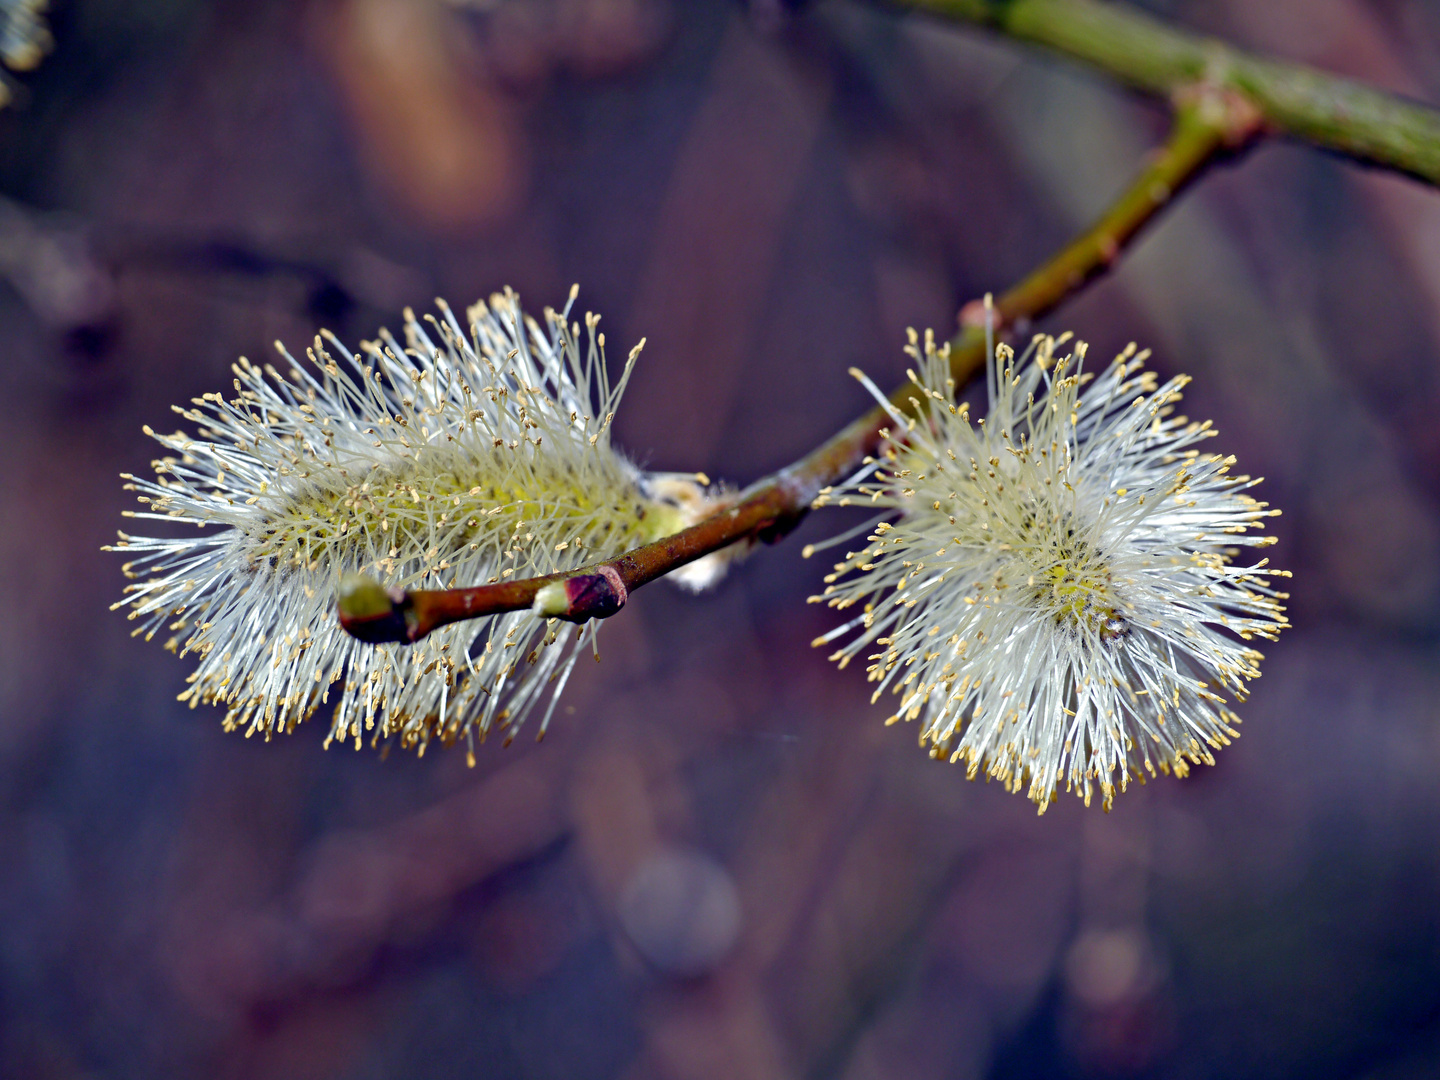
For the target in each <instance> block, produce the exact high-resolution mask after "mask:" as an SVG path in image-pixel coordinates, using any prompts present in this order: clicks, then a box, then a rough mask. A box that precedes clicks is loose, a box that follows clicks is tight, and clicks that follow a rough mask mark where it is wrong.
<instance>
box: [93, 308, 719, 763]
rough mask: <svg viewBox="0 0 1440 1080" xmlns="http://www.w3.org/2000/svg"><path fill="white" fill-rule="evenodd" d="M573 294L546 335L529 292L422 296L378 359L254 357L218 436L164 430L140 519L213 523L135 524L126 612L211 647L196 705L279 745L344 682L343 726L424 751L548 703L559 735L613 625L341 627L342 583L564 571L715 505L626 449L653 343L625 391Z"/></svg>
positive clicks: (194, 420)
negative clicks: (452, 304)
mask: <svg viewBox="0 0 1440 1080" xmlns="http://www.w3.org/2000/svg"><path fill="white" fill-rule="evenodd" d="M574 300H575V291H574V290H572V292H571V295H570V303H569V304H567V305H566V307H565V309H564V310H563V311H560V312H555V311H552V310H549V309H546V311H545V313H544V319H545V326H544V327H543V328H542V327H541V326H540V325H539V324H537V323H536V322H535V321H534V320H532V319H530V318H528V317H526V316H525V315H524V314H523V313H522V311H521V309H520V305H519V302H518V300H517V299H516V297H515V296H514V294H513V293H511V292H509V291H508V290H507V291H506V292H504V293H502V294H497V295H494V296H492V297H491V298H490V301H489V303H488V304H486V303H481V304H477V305H476V306H475V307H473V308H471V309H470V310H469V311H468V312H467V313H466V321H465V323H464V324H463V325H462V323H461V322H460V321H459V320H458V319H457V318H456V316H455V314H454V313H453V312H452V311H451V310H450V309H449V307H448V306H446V305H445V304H443V302H442V303H440V305H439V313H440V315H439V318H435V317H431V316H427V317H426V319H425V321H424V323H422V322H421V321H420V320H417V319H416V318H415V317H414V315H413V314H412V313H410V312H408V311H407V312H406V315H405V333H404V344H403V345H402V344H401V342H399V341H397V340H396V339H394V338H393V337H391V336H390V335H389V334H388V333H387V332H384V331H382V332H381V335H380V340H379V341H377V342H371V343H365V344H363V345H362V346H361V350H360V352H359V354H355V353H351V352H350V351H349V350H347V349H346V348H345V347H344V346H343V345H341V344H340V343H339V341H337V340H336V339H335V338H334V337H333V336H329V335H326V336H325V337H324V338H323V340H322V339H317V340H316V342H315V346H314V349H313V350H311V351H310V352H309V353H308V362H300V361H297V360H296V359H294V358H293V357H291V356H290V354H289V353H286V352H285V351H284V349H283V347H282V348H281V353H282V355H283V356H284V358H285V360H286V361H287V362H288V367H289V368H290V370H289V371H288V372H286V373H283V374H282V373H281V372H278V371H275V370H274V369H271V368H269V367H268V366H267V367H266V368H265V369H264V370H262V369H261V368H259V367H257V366H255V365H253V364H250V363H249V362H247V361H245V360H243V359H242V360H241V361H240V362H239V364H237V365H236V366H235V369H234V371H235V382H234V390H235V396H234V397H233V398H229V399H227V398H225V397H224V396H222V395H220V394H207V395H205V396H204V397H203V398H202V399H197V400H196V401H195V403H194V407H193V408H190V409H177V410H176V411H177V412H179V413H180V414H181V416H182V417H183V418H184V419H185V420H187V421H188V422H190V423H191V424H193V425H195V426H196V429H197V430H196V433H195V434H187V433H184V432H181V433H177V434H174V435H158V434H155V433H154V432H151V431H150V430H149V429H148V428H147V429H146V430H147V433H149V434H151V435H153V436H154V438H156V439H157V440H158V441H159V442H160V443H161V444H162V445H163V446H164V447H165V448H166V449H167V450H168V451H169V452H170V453H169V455H167V456H166V457H164V458H162V459H160V460H159V461H157V462H155V463H154V468H155V472H156V477H155V479H154V480H145V479H136V478H134V477H127V478H126V479H127V480H129V481H130V482H131V484H130V486H132V487H133V488H134V489H135V490H137V491H139V493H140V501H141V502H142V503H146V504H148V510H146V511H142V512H138V513H136V514H134V515H133V516H135V517H138V518H143V519H150V520H158V521H164V522H167V523H180V524H184V525H189V526H198V527H199V528H200V529H201V532H200V533H199V534H198V535H197V534H195V533H194V531H193V530H189V531H188V533H187V535H181V536H173V535H172V536H162V537H141V536H129V535H126V534H124V533H122V534H121V539H120V542H119V543H118V544H116V545H115V547H116V548H117V549H119V550H123V551H125V552H127V553H129V554H130V555H131V556H132V558H131V561H130V562H129V563H127V564H126V572H127V574H128V575H129V576H131V577H132V578H134V579H135V581H134V583H133V584H131V585H130V586H129V587H128V589H127V593H128V595H127V597H126V599H125V600H124V601H122V602H121V604H118V605H116V606H117V607H120V606H125V607H128V608H130V618H132V619H137V620H139V622H140V627H139V630H138V631H137V633H144V634H145V635H146V636H147V637H152V636H154V635H155V634H156V633H157V632H158V631H160V630H161V629H162V628H166V629H168V630H169V632H170V633H171V634H172V635H173V636H171V637H170V639H169V641H168V643H167V644H168V646H169V647H170V648H171V649H172V650H178V651H179V653H180V654H181V655H185V654H187V653H194V654H197V655H198V656H199V664H198V667H197V669H196V670H195V672H194V674H193V675H191V676H190V681H191V682H192V684H193V685H192V686H191V688H190V689H189V690H187V691H186V692H185V693H184V694H182V695H181V696H182V698H185V699H187V700H189V702H190V703H191V705H192V706H193V705H195V704H198V703H200V702H215V703H219V704H221V705H223V706H225V707H226V709H227V713H226V717H225V725H226V727H227V729H234V728H239V729H243V730H245V731H246V733H247V734H252V733H255V732H259V733H262V734H263V735H265V736H266V737H267V738H268V737H269V736H270V735H271V734H272V733H274V732H278V731H286V732H288V731H291V730H293V729H294V728H295V726H296V725H297V724H299V723H300V722H301V721H302V720H305V719H306V718H308V717H309V716H310V715H311V714H312V713H313V712H314V711H315V709H316V708H317V707H319V706H320V705H321V704H322V703H325V702H327V701H328V700H329V698H330V697H331V696H332V695H333V696H334V697H335V698H336V700H335V705H334V714H333V718H332V720H331V732H330V738H331V739H335V740H347V739H351V740H354V742H355V744H356V746H357V747H358V746H359V745H360V744H361V743H362V741H363V739H365V738H366V737H369V738H370V740H371V741H372V742H373V741H377V740H389V739H391V738H392V737H394V738H397V739H398V740H399V742H400V743H401V744H402V745H407V746H415V747H418V748H419V749H420V750H421V751H422V752H423V750H424V748H425V746H426V745H427V744H428V743H429V742H430V741H431V740H432V739H439V740H441V741H442V742H444V743H447V744H448V743H450V742H453V741H455V740H456V739H458V738H461V737H464V739H465V740H466V741H467V744H471V745H472V750H473V742H474V737H475V736H476V735H477V734H478V735H479V736H480V737H481V738H482V739H483V737H484V736H485V734H486V733H487V732H488V731H490V730H491V729H492V727H497V726H498V727H501V728H505V729H507V740H508V737H512V736H513V734H514V732H515V731H516V730H517V729H518V728H519V726H520V724H521V722H522V721H523V720H524V719H525V717H526V715H527V714H528V713H529V712H530V711H531V710H532V709H534V708H535V707H536V706H537V705H538V704H540V703H541V702H542V701H546V700H547V699H548V704H547V707H546V710H545V714H544V718H543V719H542V721H541V725H540V732H541V733H543V732H544V730H545V726H546V725H547V724H548V723H549V720H550V717H551V715H552V713H553V710H554V708H555V702H556V701H557V700H558V697H559V694H560V691H561V689H563V687H564V684H565V681H566V679H567V677H568V675H569V673H570V671H571V668H572V666H573V664H574V662H575V657H576V655H577V651H576V650H577V648H578V646H579V645H580V642H581V639H582V638H590V639H592V644H593V637H594V634H595V632H596V626H597V624H595V623H590V624H588V625H587V626H586V627H585V628H584V629H578V628H577V627H575V626H573V625H571V624H569V623H562V622H557V621H555V620H548V621H547V620H543V619H537V618H536V617H535V616H534V615H533V614H531V613H529V612H515V613H511V614H506V615H499V616H493V617H488V618H482V619H476V620H471V621H468V622H464V623H457V624H454V625H451V626H447V627H443V628H441V629H439V630H437V631H435V632H434V633H432V634H431V635H429V636H428V637H427V638H425V639H424V640H423V641H421V642H419V643H418V644H416V645H414V646H401V645H379V646H374V645H368V644H364V643H362V642H360V641H357V640H355V639H353V638H351V637H350V636H349V635H347V634H346V633H344V632H343V631H342V630H341V629H340V627H339V625H338V623H337V621H336V615H335V593H336V588H337V585H338V583H339V581H340V579H341V578H342V576H344V575H345V574H347V573H355V572H364V573H368V574H370V575H373V576H374V577H376V578H379V579H380V580H381V581H383V582H384V583H385V584H386V585H389V586H397V587H401V588H445V587H451V586H456V585H474V584H481V583H484V582H487V581H498V580H502V579H508V578H512V577H521V578H523V577H531V576H537V575H543V574H549V573H553V572H556V571H561V570H566V569H572V568H575V567H577V566H580V565H582V564H584V563H586V562H590V561H593V560H595V559H599V558H605V557H610V556H613V555H618V554H620V553H622V552H624V551H626V550H628V549H629V548H631V547H634V546H636V545H638V544H642V543H646V542H649V541H651V540H653V539H656V538H658V537H660V536H664V535H667V534H668V533H671V532H674V531H676V530H678V529H680V528H683V527H684V526H686V525H688V524H691V523H692V522H693V521H694V520H696V518H697V517H698V516H700V515H703V514H704V513H706V512H708V509H709V505H710V500H709V497H708V496H707V495H706V493H705V492H704V490H703V489H702V488H701V487H700V486H699V485H698V484H696V483H695V482H693V481H691V480H688V479H687V478H684V477H676V476H674V475H671V474H660V475H651V474H646V473H642V472H641V471H640V470H638V469H636V468H635V467H634V466H633V465H631V464H630V463H629V462H628V461H627V460H625V458H624V457H622V456H621V455H620V454H619V453H618V452H616V451H615V450H614V449H613V448H612V447H611V445H610V427H611V421H612V419H613V418H614V415H615V409H616V408H617V406H618V404H619V401H620V398H621V395H622V394H623V392H624V388H625V383H626V381H627V380H628V378H629V376H630V372H631V369H632V366H633V364H634V362H635V359H636V356H637V355H638V353H639V351H640V346H636V348H635V350H633V351H632V352H631V353H630V356H629V360H628V361H627V362H626V364H625V366H624V369H623V374H622V376H621V378H620V380H619V382H618V384H617V385H614V386H612V385H611V384H610V382H609V379H608V377H607V375H606V369H605V359H604V334H602V333H600V332H599V331H598V323H599V316H596V315H588V314H587V315H586V316H585V328H584V330H583V331H582V329H581V327H580V326H579V324H578V323H571V322H570V321H569V317H570V306H571V304H573V303H574ZM427 324H428V325H427ZM582 337H583V340H584V348H583V350H582ZM641 344H642V345H643V342H642V343H641ZM699 572H701V573H703V572H704V571H703V568H702V569H701V571H699ZM692 573H694V572H692ZM692 582H693V579H692Z"/></svg>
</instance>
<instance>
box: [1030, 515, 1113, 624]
mask: <svg viewBox="0 0 1440 1080" xmlns="http://www.w3.org/2000/svg"><path fill="white" fill-rule="evenodd" d="M1069 518H1070V515H1069V514H1058V515H1056V516H1055V519H1054V520H1053V521H1052V522H1051V523H1050V524H1049V525H1048V526H1045V525H1042V524H1040V523H1038V522H1036V521H1035V520H1034V519H1033V518H1032V519H1031V520H1030V521H1029V522H1028V523H1026V524H1025V525H1022V529H1021V535H1022V537H1023V538H1024V540H1025V541H1028V544H1027V545H1026V547H1027V550H1025V551H1024V554H1025V556H1026V557H1025V559H1024V562H1025V563H1026V564H1027V567H1028V574H1027V578H1026V580H1025V583H1024V584H1025V587H1026V588H1027V589H1028V590H1029V591H1030V595H1031V597H1032V599H1033V600H1034V602H1035V603H1036V605H1037V606H1039V607H1040V608H1041V609H1042V610H1045V611H1048V612H1050V613H1051V614H1052V615H1053V616H1054V619H1055V622H1056V623H1057V624H1059V625H1061V626H1065V627H1068V628H1071V629H1080V628H1082V627H1084V628H1088V629H1089V630H1091V631H1092V632H1094V633H1095V634H1097V635H1098V636H1099V638H1100V640H1101V641H1104V642H1106V643H1107V644H1108V643H1110V642H1113V641H1115V640H1117V639H1119V638H1122V637H1124V636H1125V634H1126V633H1128V632H1129V624H1128V623H1127V622H1126V620H1125V617H1124V616H1123V614H1122V613H1121V611H1120V606H1119V604H1118V603H1117V602H1116V600H1115V597H1114V580H1113V577H1112V575H1111V572H1110V566H1109V563H1108V561H1107V560H1106V559H1105V557H1104V555H1103V554H1102V553H1101V552H1100V551H1098V550H1097V549H1096V548H1095V546H1094V545H1093V544H1092V543H1090V541H1088V540H1086V539H1085V538H1084V537H1083V536H1080V535H1078V533H1077V530H1076V528H1075V526H1074V523H1073V522H1072V521H1071V520H1069Z"/></svg>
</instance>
